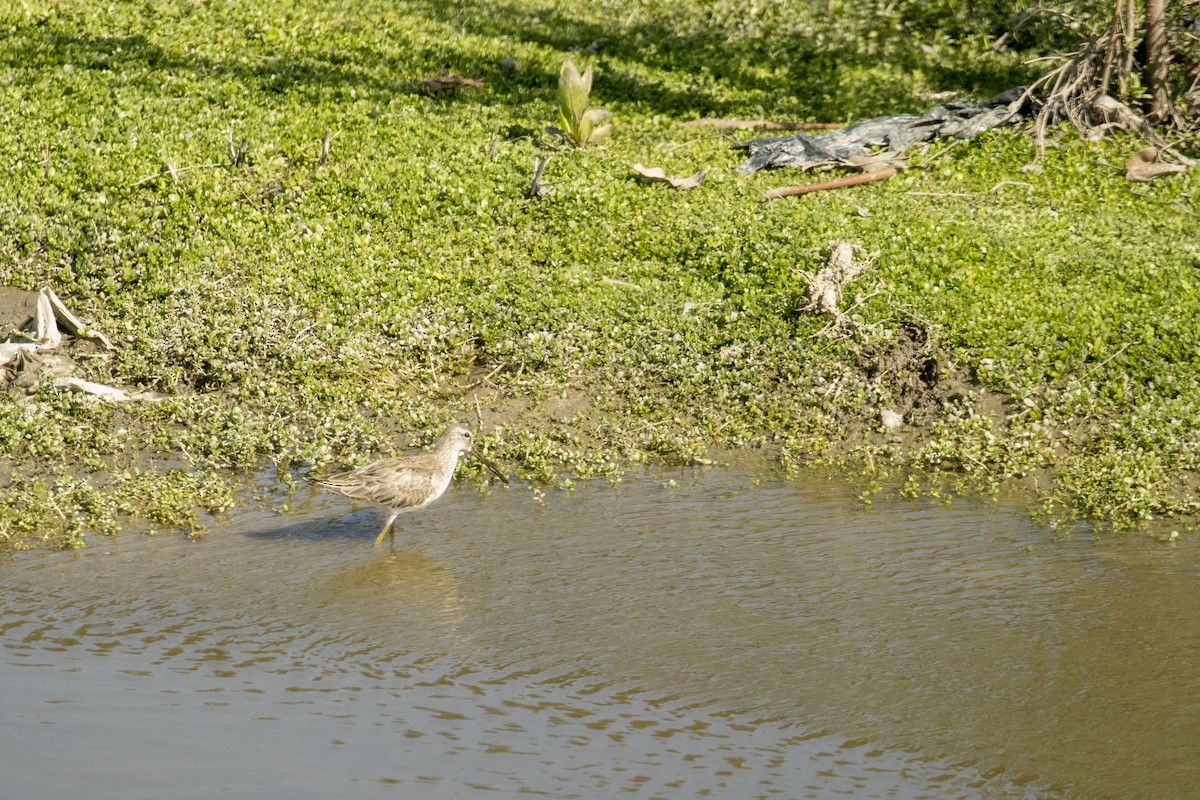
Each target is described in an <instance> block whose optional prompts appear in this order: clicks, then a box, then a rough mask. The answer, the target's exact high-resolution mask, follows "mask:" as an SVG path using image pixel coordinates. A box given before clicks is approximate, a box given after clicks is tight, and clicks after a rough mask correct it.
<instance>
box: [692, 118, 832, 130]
mask: <svg viewBox="0 0 1200 800" xmlns="http://www.w3.org/2000/svg"><path fill="white" fill-rule="evenodd" d="M680 125H682V126H683V127H684V128H720V129H723V130H732V131H746V130H751V129H756V128H757V129H762V130H768V131H831V130H835V129H837V128H844V127H846V126H845V125H844V124H843V123H841V122H772V121H771V120H767V119H708V118H705V119H694V120H692V121H691V122H681V123H680Z"/></svg>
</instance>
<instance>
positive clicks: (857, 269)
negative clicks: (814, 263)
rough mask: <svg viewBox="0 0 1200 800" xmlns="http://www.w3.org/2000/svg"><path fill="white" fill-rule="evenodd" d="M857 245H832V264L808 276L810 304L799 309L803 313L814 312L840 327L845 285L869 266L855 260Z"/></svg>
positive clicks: (864, 262) (842, 315) (830, 259)
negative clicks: (830, 319) (831, 320)
mask: <svg viewBox="0 0 1200 800" xmlns="http://www.w3.org/2000/svg"><path fill="white" fill-rule="evenodd" d="M854 250H855V247H854V245H852V244H850V243H849V242H845V241H836V242H834V243H833V244H832V245H831V250H830V253H829V260H828V261H826V262H825V266H823V267H821V269H820V270H818V271H817V274H816V275H812V276H805V277H806V278H807V279H808V302H807V303H805V304H804V305H803V306H801V307H800V311H812V312H815V313H817V314H823V315H824V316H827V317H832V318H833V319H834V321H835V322H836V323H838V324H841V323H842V322H844V321H845V315H844V314H843V313H842V310H841V308H840V306H841V303H842V292H843V291H844V290H845V288H846V284H848V283H850V281H852V280H854V278H855V277H857V276H858V274H859V273H861V272H862V271H863V270H865V269H866V268H867V267H869V266H870V262H869V261H867V260H865V259H864V260H856V259H855V258H854Z"/></svg>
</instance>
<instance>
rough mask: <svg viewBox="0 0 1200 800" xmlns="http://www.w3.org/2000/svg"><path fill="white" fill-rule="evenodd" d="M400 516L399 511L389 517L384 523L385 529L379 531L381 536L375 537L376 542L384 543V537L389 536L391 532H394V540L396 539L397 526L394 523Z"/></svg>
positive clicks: (378, 543)
mask: <svg viewBox="0 0 1200 800" xmlns="http://www.w3.org/2000/svg"><path fill="white" fill-rule="evenodd" d="M398 516H400V513H399V512H397V513H395V514H392V515H391V516H390V517H388V521H387V522H385V523H384V524H383V530H381V531H380V532H379V536H377V537H376V538H375V544H377V545H380V544H383V537H384V536H387V535H388V534H389V533H390V534H392V541H393V542H394V541H396V528H395V527H394V526H393V525H392V523H393V522H395V521H396V517H398Z"/></svg>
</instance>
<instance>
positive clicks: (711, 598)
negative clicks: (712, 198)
mask: <svg viewBox="0 0 1200 800" xmlns="http://www.w3.org/2000/svg"><path fill="white" fill-rule="evenodd" d="M671 479H674V480H675V481H676V483H677V484H678V486H677V488H669V487H668V486H666V485H664V484H665V482H666V481H668V480H671ZM293 505H294V506H295V507H296V511H295V512H294V513H292V514H288V515H274V514H264V513H259V514H256V515H246V514H243V515H241V516H237V515H235V516H233V517H231V518H230V519H229V520H227V521H226V522H225V523H224V524H223V525H222V526H221V527H217V528H214V529H213V530H212V532H211V533H210V534H209V535H208V536H207V538H205V539H203V540H201V541H196V542H188V541H185V540H183V539H180V538H158V539H155V540H151V539H148V538H146V537H142V536H137V535H126V536H123V537H121V538H119V539H117V540H112V541H105V540H99V541H96V542H94V544H93V546H92V547H91V548H90V549H89V550H87V551H84V552H81V553H74V554H70V553H35V554H25V555H21V556H19V557H17V558H15V559H12V560H10V561H7V562H3V563H0V587H2V591H0V754H2V755H0V759H2V761H3V767H2V770H0V771H2V773H3V775H2V777H0V796H2V797H5V798H7V797H13V798H28V797H66V796H86V797H90V798H123V799H132V798H162V797H171V798H210V797H217V796H220V797H233V798H243V797H244V798H251V797H253V798H289V799H290V798H319V797H321V798H327V797H335V796H336V797H341V796H347V797H400V798H408V797H413V798H452V797H453V798H457V797H467V798H474V797H504V796H513V795H518V794H531V795H535V796H546V797H563V798H566V797H580V798H604V797H616V796H630V797H640V798H653V797H668V798H691V797H703V796H709V797H721V798H750V797H772V798H773V797H780V798H844V797H851V798H959V797H961V798H1109V797H1111V798H1176V797H1179V798H1182V797H1190V796H1195V795H1194V794H1193V793H1194V792H1195V787H1196V786H1197V785H1200V758H1198V757H1197V755H1196V753H1197V752H1200V670H1198V669H1197V665H1198V664H1200V603H1197V602H1196V598H1197V596H1198V594H1197V591H1198V589H1200V549H1198V548H1197V547H1196V546H1195V545H1194V544H1193V543H1192V541H1191V540H1190V539H1188V538H1187V537H1185V538H1184V539H1183V540H1182V541H1180V542H1179V543H1176V544H1163V543H1160V542H1156V541H1149V540H1147V539H1146V538H1144V537H1137V536H1131V537H1125V538H1122V539H1117V540H1114V539H1111V538H1101V539H1096V538H1094V537H1091V536H1086V535H1084V536H1076V537H1075V538H1074V539H1072V540H1054V539H1052V538H1051V537H1050V536H1049V535H1048V533H1047V532H1046V531H1044V530H1042V529H1039V528H1037V527H1035V526H1033V525H1032V524H1031V523H1030V522H1029V521H1028V519H1027V516H1026V515H1025V514H1024V513H1023V512H1022V511H1021V510H1020V509H1019V508H1016V507H1010V506H1007V505H1005V504H1003V503H1001V504H991V503H988V504H973V503H968V502H960V503H957V504H955V505H953V506H950V507H941V506H932V505H922V504H911V503H894V504H887V503H885V504H880V505H876V506H871V507H863V506H861V505H860V504H858V503H857V502H856V501H855V500H854V499H853V498H852V497H850V496H848V495H846V494H845V493H844V491H842V490H840V489H839V488H838V487H837V486H836V485H835V484H832V483H826V482H821V481H814V482H811V483H807V484H805V483H800V484H794V483H780V482H777V481H774V480H772V479H770V478H769V476H767V475H756V474H754V473H753V472H750V471H720V470H710V471H705V472H701V473H696V474H692V473H672V474H663V475H656V476H648V477H645V478H635V479H631V480H627V481H626V482H625V483H624V484H622V485H621V486H620V487H618V488H615V489H614V488H612V487H609V486H608V485H604V484H600V485H588V486H584V487H582V488H580V489H579V490H578V491H576V492H575V493H574V494H564V493H551V494H549V495H547V496H546V498H545V500H544V502H542V503H539V502H537V501H536V500H535V499H534V498H533V497H532V496H531V495H530V493H529V492H528V491H527V490H519V489H516V488H513V489H507V490H497V491H494V492H491V493H490V494H479V493H476V492H474V491H471V490H468V489H464V488H456V489H454V490H452V491H451V492H449V493H448V494H447V496H446V497H445V498H443V499H442V500H441V501H440V502H439V504H438V506H435V507H434V508H433V509H430V510H428V511H427V512H425V513H424V514H423V515H421V516H411V517H409V518H408V519H407V520H403V521H404V522H405V523H406V525H405V531H404V532H403V533H402V534H401V536H400V538H399V539H398V540H397V544H396V547H395V548H394V549H389V548H386V547H385V548H380V549H376V548H374V547H373V546H372V544H371V539H372V537H373V536H374V534H375V533H376V531H377V529H378V526H379V525H380V524H381V522H382V519H381V517H380V515H379V514H378V513H377V512H374V511H371V510H365V509H364V510H361V511H354V510H352V509H351V507H350V506H348V505H346V504H345V502H344V501H343V500H341V499H340V498H335V497H328V496H311V497H310V496H308V495H304V494H302V495H301V496H299V497H297V498H294V499H293ZM1030 547H1031V548H1032V549H1029V548H1030Z"/></svg>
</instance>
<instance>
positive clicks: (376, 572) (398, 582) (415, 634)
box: [312, 551, 467, 646]
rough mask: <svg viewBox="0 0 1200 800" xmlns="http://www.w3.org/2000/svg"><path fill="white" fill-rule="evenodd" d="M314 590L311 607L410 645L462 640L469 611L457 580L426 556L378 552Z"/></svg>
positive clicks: (328, 579) (417, 553)
mask: <svg viewBox="0 0 1200 800" xmlns="http://www.w3.org/2000/svg"><path fill="white" fill-rule="evenodd" d="M314 588H315V592H314V594H315V595H316V596H314V597H313V598H312V605H313V606H314V608H317V609H320V610H321V613H323V614H334V615H337V616H338V617H341V618H342V619H353V620H354V625H355V627H356V628H357V629H359V630H360V631H361V632H362V633H370V634H374V633H384V632H389V631H403V632H404V635H405V640H406V641H407V642H408V643H409V644H413V643H414V638H420V639H422V640H424V639H425V636H428V637H431V638H432V639H433V640H441V641H443V642H444V643H445V644H446V645H450V646H455V645H457V644H461V642H460V641H459V639H460V637H461V636H464V635H465V634H464V633H463V626H464V623H465V622H466V620H467V608H466V602H465V598H464V596H463V593H462V590H461V588H460V586H459V581H458V578H457V577H456V576H455V575H454V573H453V572H451V571H450V570H449V569H448V568H447V567H446V565H445V563H443V562H442V561H439V560H436V559H433V558H430V557H428V556H427V555H425V554H424V553H420V552H416V551H409V552H397V551H388V552H386V553H378V552H377V553H374V554H372V556H371V557H369V558H367V559H365V560H363V561H360V562H358V563H356V564H352V565H348V566H346V567H345V568H344V569H342V570H340V571H338V572H335V573H333V574H332V575H331V576H328V577H327V579H326V580H324V581H323V582H321V583H320V585H319V586H317V587H314ZM422 633H423V634H425V636H421V635H420V634H422ZM428 643H429V644H434V642H433V641H429V642H428Z"/></svg>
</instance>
